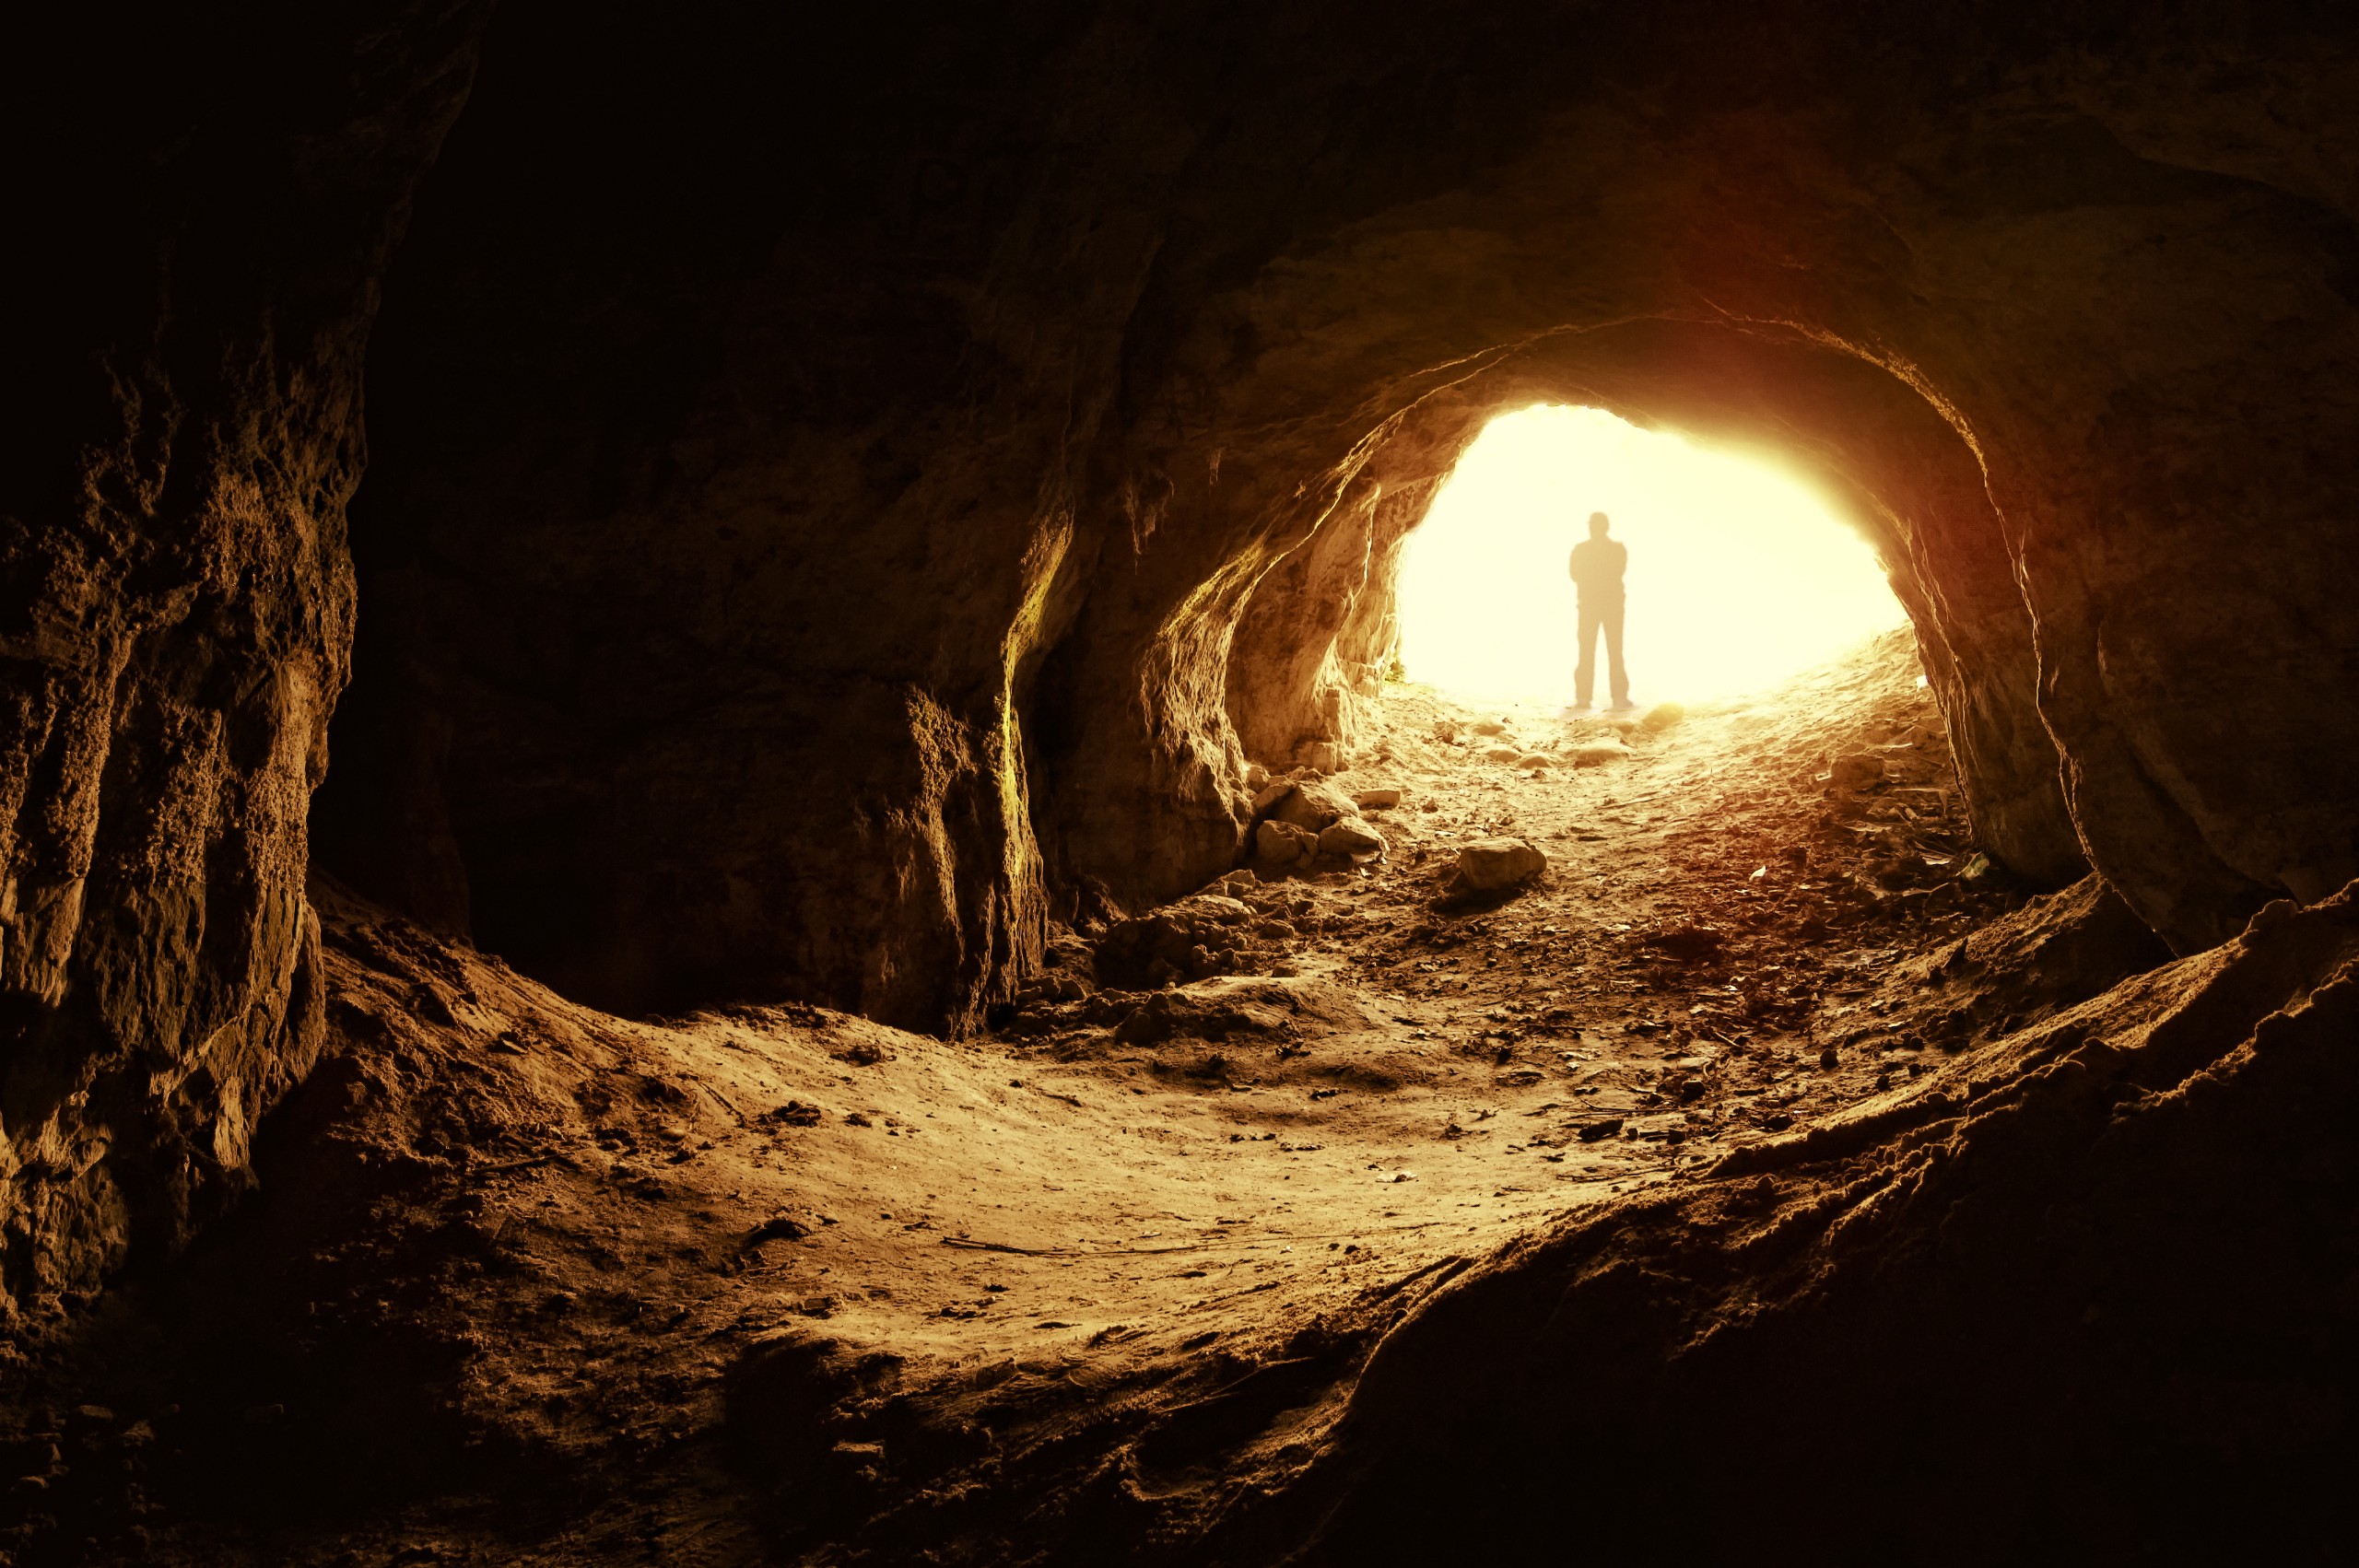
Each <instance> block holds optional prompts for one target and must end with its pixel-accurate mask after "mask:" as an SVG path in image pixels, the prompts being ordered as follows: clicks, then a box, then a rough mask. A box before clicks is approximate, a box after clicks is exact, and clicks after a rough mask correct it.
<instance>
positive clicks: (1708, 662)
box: [1397, 404, 1907, 705]
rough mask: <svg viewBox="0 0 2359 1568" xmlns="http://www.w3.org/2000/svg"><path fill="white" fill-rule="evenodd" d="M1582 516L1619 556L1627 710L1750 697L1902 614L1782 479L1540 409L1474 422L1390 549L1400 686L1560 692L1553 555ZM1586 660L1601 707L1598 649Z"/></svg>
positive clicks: (1848, 546) (1455, 691)
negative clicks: (1394, 558) (1624, 557)
mask: <svg viewBox="0 0 2359 1568" xmlns="http://www.w3.org/2000/svg"><path fill="white" fill-rule="evenodd" d="M1598 511H1602V512H1604V513H1605V514H1607V516H1608V517H1609V518H1610V519H1611V520H1612V534H1613V537H1614V538H1616V539H1619V540H1620V541H1622V543H1623V544H1625V546H1626V547H1627V548H1628V551H1629V566H1628V573H1627V577H1626V579H1625V580H1626V593H1627V599H1626V604H1627V608H1626V613H1625V614H1626V626H1625V650H1626V655H1627V659H1628V663H1629V671H1630V685H1631V696H1632V698H1633V699H1634V700H1635V701H1636V702H1637V703H1639V704H1642V705H1643V704H1646V703H1650V702H1659V701H1678V702H1684V703H1694V702H1699V701H1710V700H1714V699H1718V698H1725V697H1731V696H1738V695H1740V694H1743V693H1749V692H1755V691H1759V690H1762V689H1765V688H1766V687H1769V686H1771V685H1776V684H1777V683H1778V682H1780V681H1782V680H1784V679H1786V678H1787V677H1789V676H1790V675H1792V674H1794V673H1797V672H1799V671H1802V670H1804V669H1807V668H1809V667H1810V666H1812V665H1813V664H1816V663H1819V662H1821V661H1825V660H1827V659H1830V658H1833V657H1835V656H1836V655H1837V654H1839V653H1841V652H1843V651H1844V650H1846V649H1849V648H1851V647H1853V646H1855V645H1857V644H1858V643H1860V641H1862V640H1863V639H1865V638H1870V637H1872V636H1874V635H1875V634H1877V633H1879V632H1883V631H1886V630H1889V629H1890V628H1892V627H1895V626H1900V625H1902V624H1903V623H1904V622H1906V620H1907V614H1906V613H1905V612H1904V611H1903V609H1902V608H1901V605H1900V602H1899V601H1898V600H1897V599H1896V598H1895V597H1894V595H1893V591H1892V588H1891V585H1890V584H1889V583H1888V582H1887V581H1886V580H1885V577H1884V568H1883V566H1882V564H1881V563H1880V562H1879V561H1878V559H1877V557H1876V554H1875V551H1874V549H1873V548H1872V546H1871V545H1870V544H1869V543H1868V541H1867V540H1866V539H1865V538H1864V537H1863V536H1862V535H1861V534H1860V532H1859V531H1858V530H1857V529H1856V528H1854V527H1853V526H1851V525H1850V524H1849V523H1848V522H1846V521H1844V520H1843V519H1842V517H1841V516H1840V515H1839V514H1838V513H1837V511H1836V510H1835V509H1833V508H1832V507H1831V506H1830V505H1829V503H1828V501H1827V500H1826V498H1825V497H1824V496H1823V495H1821V494H1820V493H1819V492H1817V491H1816V490H1814V489H1813V487H1812V486H1810V485H1809V484H1808V483H1807V482H1805V481H1804V480H1803V479H1802V478H1801V477H1799V476H1798V475H1796V474H1793V473H1790V472H1787V471H1783V470H1781V469H1779V468H1778V467H1777V466H1775V465H1774V464H1773V463H1771V462H1766V461H1764V460H1762V459H1759V458H1755V457H1750V456H1747V455H1744V454H1742V453H1740V452H1736V451H1728V450H1724V449H1723V450H1715V449H1710V448H1706V447H1701V446H1697V445H1696V444H1694V443H1692V442H1690V441H1687V440H1684V439H1681V438H1680V437H1678V436H1674V435H1669V434H1665V433H1662V432H1659V431H1653V430H1646V429H1641V428H1640V427H1637V426H1636V425H1632V424H1630V423H1629V422H1627V421H1626V420H1624V419H1620V418H1617V417H1616V416H1614V415H1612V414H1608V413H1606V412H1605V411H1604V410H1602V409H1597V408H1582V407H1571V406H1566V405H1562V404H1540V405H1535V406H1532V407H1529V408H1523V409H1519V410H1516V411H1514V412H1512V413H1508V414H1504V415H1499V416H1498V417H1496V418H1495V419H1493V420H1492V421H1491V422H1490V424H1489V425H1488V426H1486V427H1485V428H1484V430H1483V432H1482V433H1481V434H1480V435H1479V436H1477V437H1476V438H1475V439H1474V440H1473V442H1472V443H1471V444H1470V445H1469V446H1468V447H1467V448H1466V451H1465V452H1464V453H1463V454H1462V455H1461V457H1460V459H1459V462H1458V464H1457V466H1456V467H1455V468H1454V469H1453V470H1452V471H1451V473H1450V475H1449V480H1448V482H1447V483H1446V484H1444V485H1443V486H1442V487H1441V489H1440V491H1439V492H1438V494H1437V495H1436V496H1435V497H1434V502H1433V505H1432V507H1431V508H1430V509H1428V510H1427V512H1426V518H1425V521H1423V522H1422V523H1421V524H1419V526H1418V527H1417V529H1416V531H1415V532H1414V533H1412V534H1411V535H1410V537H1409V539H1408V540H1407V542H1406V544H1404V546H1403V548H1402V560H1401V574H1400V579H1399V587H1398V601H1397V603H1398V604H1399V609H1400V625H1401V649H1400V653H1401V661H1402V666H1403V668H1404V669H1405V672H1406V673H1407V674H1408V676H1409V678H1411V679H1413V680H1416V681H1421V682H1424V683H1426V684H1427V685H1432V686H1435V687H1438V688H1439V689H1441V690H1443V691H1445V692H1448V693H1449V694H1451V695H1453V696H1461V697H1464V698H1469V699H1476V700H1485V699H1488V700H1502V701H1542V702H1549V703H1570V702H1571V701H1572V700H1573V672H1574V663H1575V659H1576V649H1575V644H1576V641H1577V640H1578V639H1577V637H1576V631H1575V620H1574V591H1573V586H1572V583H1571V582H1570V580H1568V579H1567V572H1566V560H1567V555H1568V553H1569V552H1570V551H1571V549H1572V547H1573V545H1574V544H1576V543H1577V542H1579V540H1581V539H1583V538H1586V537H1587V536H1588V528H1587V521H1588V519H1589V516H1590V513H1591V512H1598ZM1598 663H1599V669H1598V672H1597V680H1596V694H1595V699H1596V701H1597V702H1598V703H1599V704H1601V705H1602V704H1603V703H1605V702H1606V701H1607V700H1608V696H1607V682H1606V673H1605V670H1604V667H1603V666H1604V654H1603V652H1602V649H1601V650H1600V652H1599V655H1598Z"/></svg>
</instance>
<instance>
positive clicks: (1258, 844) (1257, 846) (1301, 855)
mask: <svg viewBox="0 0 2359 1568" xmlns="http://www.w3.org/2000/svg"><path fill="white" fill-rule="evenodd" d="M1318 852H1319V839H1318V837H1317V836H1316V835H1314V834H1312V833H1310V832H1309V831H1307V830H1305V829H1303V828H1300V827H1297V826H1296V825H1294V824H1293V823H1290V822H1279V821H1277V820H1276V819H1274V818H1273V819H1271V820H1269V821H1267V822H1264V823H1262V825H1261V826H1259V827H1257V828H1255V829H1254V830H1253V855H1254V858H1255V859H1256V860H1260V861H1262V863H1263V864H1265V865H1270V866H1290V865H1293V864H1294V863H1295V862H1296V861H1297V860H1309V858H1310V857H1311V856H1313V855H1315V854H1317V853H1318Z"/></svg>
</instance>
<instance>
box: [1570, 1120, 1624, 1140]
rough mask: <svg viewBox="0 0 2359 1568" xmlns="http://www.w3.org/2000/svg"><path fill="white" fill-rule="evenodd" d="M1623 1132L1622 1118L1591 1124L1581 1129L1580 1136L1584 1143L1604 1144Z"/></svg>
mask: <svg viewBox="0 0 2359 1568" xmlns="http://www.w3.org/2000/svg"><path fill="white" fill-rule="evenodd" d="M1621 1130H1622V1118H1621V1117H1612V1118H1610V1119H1608V1120H1605V1121H1593V1122H1590V1124H1589V1125H1588V1126H1587V1127H1584V1128H1582V1129H1580V1132H1579V1138H1580V1141H1582V1142H1584V1143H1602V1142H1603V1141H1605V1140H1607V1139H1609V1138H1611V1137H1613V1136H1614V1134H1615V1133H1617V1132H1619V1131H1621Z"/></svg>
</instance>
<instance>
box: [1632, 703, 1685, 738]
mask: <svg viewBox="0 0 2359 1568" xmlns="http://www.w3.org/2000/svg"><path fill="white" fill-rule="evenodd" d="M1686 717H1687V709H1686V708H1684V707H1682V706H1681V705H1679V704H1678V703H1675V702H1659V703H1657V704H1655V705H1654V706H1653V707H1652V708H1648V709H1647V710H1646V711H1645V712H1644V713H1641V714H1640V715H1638V728H1639V729H1641V730H1644V731H1647V733H1649V734H1650V735H1659V734H1661V732H1662V731H1665V730H1668V729H1670V728H1671V727H1672V725H1673V724H1676V723H1678V722H1679V721H1680V720H1683V719H1684V718H1686Z"/></svg>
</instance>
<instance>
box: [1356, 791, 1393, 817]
mask: <svg viewBox="0 0 2359 1568" xmlns="http://www.w3.org/2000/svg"><path fill="white" fill-rule="evenodd" d="M1400 803H1401V791H1400V790H1361V791H1360V792H1359V793H1358V794H1356V795H1354V796H1353V797H1352V804H1354V805H1356V806H1357V807H1359V809H1360V810H1362V811H1364V812H1380V811H1386V810H1389V809H1391V807H1393V806H1397V805H1399V804H1400Z"/></svg>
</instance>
